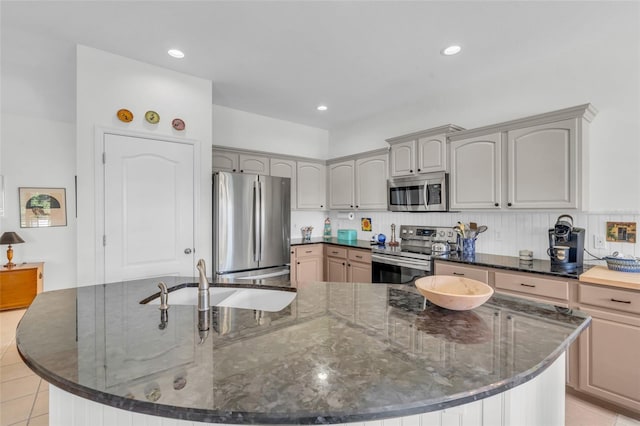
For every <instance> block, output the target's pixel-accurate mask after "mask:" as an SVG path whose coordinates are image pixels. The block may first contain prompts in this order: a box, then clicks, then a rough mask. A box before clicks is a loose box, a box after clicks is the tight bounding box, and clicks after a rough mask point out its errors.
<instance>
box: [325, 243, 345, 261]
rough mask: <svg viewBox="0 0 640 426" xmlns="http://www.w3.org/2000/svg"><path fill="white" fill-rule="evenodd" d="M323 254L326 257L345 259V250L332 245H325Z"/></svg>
mask: <svg viewBox="0 0 640 426" xmlns="http://www.w3.org/2000/svg"><path fill="white" fill-rule="evenodd" d="M325 253H326V254H327V256H331V257H340V258H342V259H346V258H347V249H346V247H338V246H334V245H327V246H326V247H325Z"/></svg>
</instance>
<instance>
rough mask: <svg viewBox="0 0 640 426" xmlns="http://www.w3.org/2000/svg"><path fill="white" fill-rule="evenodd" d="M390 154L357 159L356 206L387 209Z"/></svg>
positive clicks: (359, 207) (365, 208) (366, 208)
mask: <svg viewBox="0 0 640 426" xmlns="http://www.w3.org/2000/svg"><path fill="white" fill-rule="evenodd" d="M388 158H389V157H388V155H386V154H383V155H376V156H373V157H367V158H360V159H358V160H356V184H355V193H356V208H357V209H359V210H387V173H388V170H389V168H388V167H389V166H388Z"/></svg>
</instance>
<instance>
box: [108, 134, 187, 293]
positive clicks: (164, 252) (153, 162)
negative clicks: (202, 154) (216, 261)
mask: <svg viewBox="0 0 640 426" xmlns="http://www.w3.org/2000/svg"><path fill="white" fill-rule="evenodd" d="M104 152H105V159H106V161H105V165H104V182H105V198H104V206H105V208H104V210H105V211H104V218H105V219H104V220H105V224H104V229H105V247H104V249H105V250H104V253H105V259H104V266H105V282H114V281H121V280H131V279H137V278H146V277H154V276H163V275H187V276H192V275H193V270H194V265H195V259H194V256H195V255H194V172H193V170H194V147H193V145H191V144H185V143H176V142H168V141H162V140H155V139H146V138H140V137H131V136H123V135H113V134H105V135H104Z"/></svg>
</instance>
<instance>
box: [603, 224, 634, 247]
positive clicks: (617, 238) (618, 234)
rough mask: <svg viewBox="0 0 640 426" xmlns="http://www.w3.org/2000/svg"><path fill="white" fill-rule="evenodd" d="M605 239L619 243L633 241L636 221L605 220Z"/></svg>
mask: <svg viewBox="0 0 640 426" xmlns="http://www.w3.org/2000/svg"><path fill="white" fill-rule="evenodd" d="M607 241H612V242H619V243H635V242H636V223H635V222H607Z"/></svg>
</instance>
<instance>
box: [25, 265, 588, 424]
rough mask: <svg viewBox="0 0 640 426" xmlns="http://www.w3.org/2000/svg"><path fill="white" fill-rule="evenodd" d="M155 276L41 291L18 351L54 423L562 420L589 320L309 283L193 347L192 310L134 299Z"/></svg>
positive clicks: (517, 304)
mask: <svg viewBox="0 0 640 426" xmlns="http://www.w3.org/2000/svg"><path fill="white" fill-rule="evenodd" d="M159 280H160V279H150V280H138V281H130V282H123V283H112V284H106V285H97V286H92V287H82V288H77V289H68V290H59V291H51V292H45V293H42V294H40V295H38V297H37V298H36V299H35V301H34V303H33V304H32V305H31V307H30V308H29V310H28V311H27V312H26V313H25V315H24V317H23V319H22V321H21V323H20V325H19V327H18V330H17V334H16V341H17V346H18V351H19V353H20V354H21V356H22V357H23V359H24V361H25V362H26V363H27V365H28V366H29V367H30V368H32V369H33V370H34V371H35V372H36V373H37V374H39V375H40V376H41V377H43V378H44V379H45V380H47V381H48V382H49V383H50V384H51V387H50V395H51V400H50V408H49V411H50V424H52V425H58V424H64V425H83V424H105V425H108V424H160V420H161V419H160V418H159V417H156V416H160V417H166V418H171V419H179V420H171V421H170V420H168V419H163V420H162V424H163V425H165V424H180V425H186V424H194V423H192V422H207V423H223V424H328V423H350V422H360V424H363V422H365V423H364V424H367V425H368V424H372V425H373V424H377V425H380V424H384V425H387V424H388V425H391V424H400V421H401V420H402V422H403V424H409V423H410V422H418V421H422V422H423V424H424V422H428V423H429V424H442V423H443V422H447V421H450V420H451V419H452V418H457V419H465V422H466V421H473V422H474V423H478V424H487V425H489V424H518V423H521V422H522V421H523V419H524V418H527V420H528V421H529V422H532V423H537V424H561V423H563V422H564V363H565V358H564V352H565V351H566V350H567V348H568V346H569V345H570V344H571V343H572V342H573V341H574V340H575V339H576V338H577V336H578V335H579V334H580V333H581V332H582V331H583V330H584V329H586V328H587V327H588V326H589V323H590V320H591V319H590V317H588V316H587V315H585V314H583V313H581V312H578V311H574V312H572V313H566V312H565V313H563V312H558V311H557V310H556V309H555V308H553V307H552V306H550V305H543V304H537V303H533V302H527V301H524V300H521V299H517V298H511V297H509V296H501V295H496V296H494V297H493V298H492V299H490V300H489V302H487V303H486V304H485V305H483V306H481V307H479V308H476V309H474V310H473V311H466V312H454V311H448V310H445V309H442V308H439V307H436V306H433V305H430V304H429V303H425V299H424V298H423V297H422V296H421V295H420V294H418V293H417V292H416V291H415V289H413V288H412V287H407V286H404V285H383V284H375V285H374V284H353V283H305V284H300V285H299V286H298V288H296V289H289V290H290V291H296V297H295V299H294V300H293V302H292V303H290V304H289V305H288V306H286V307H285V308H284V309H282V310H279V311H277V312H266V311H260V310H254V309H238V308H230V307H221V306H216V307H212V308H211V310H210V312H209V315H210V330H209V333H208V335H205V336H204V339H201V338H202V334H201V333H200V332H199V330H198V311H197V308H196V307H195V306H188V305H172V304H171V300H172V295H171V293H170V294H169V306H170V308H169V310H168V315H167V316H163V315H162V313H161V311H160V310H159V309H158V305H151V304H141V303H140V301H143V300H145V299H148V297H149V296H151V295H154V294H155V293H157V290H158V289H157V284H158V281H159ZM162 280H163V281H164V282H165V283H166V284H167V285H168V286H169V287H179V286H180V285H181V284H183V283H184V282H185V279H180V278H176V277H165V278H163V279H162ZM283 285H284V284H283ZM262 288H264V287H262ZM193 290H194V291H196V290H195V289H193ZM201 340H204V341H202V342H201ZM447 419H448V420H447ZM380 420H382V423H380V422H379V421H380Z"/></svg>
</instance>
